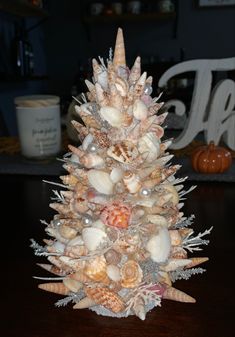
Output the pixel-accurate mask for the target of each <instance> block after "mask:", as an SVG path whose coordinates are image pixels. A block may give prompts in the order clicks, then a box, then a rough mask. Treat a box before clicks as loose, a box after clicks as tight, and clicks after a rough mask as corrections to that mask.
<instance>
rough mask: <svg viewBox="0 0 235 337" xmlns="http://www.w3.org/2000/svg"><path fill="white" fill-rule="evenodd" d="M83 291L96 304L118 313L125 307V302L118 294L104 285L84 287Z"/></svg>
mask: <svg viewBox="0 0 235 337" xmlns="http://www.w3.org/2000/svg"><path fill="white" fill-rule="evenodd" d="M85 292H86V294H87V296H88V297H89V298H91V299H92V300H94V302H96V303H97V304H100V305H102V306H104V307H105V308H107V309H109V310H111V311H113V312H115V313H118V312H121V311H123V310H124V309H125V304H124V302H123V300H122V298H121V297H120V296H118V295H117V294H115V293H114V292H113V291H111V290H109V289H107V288H104V287H94V288H89V287H86V288H85Z"/></svg>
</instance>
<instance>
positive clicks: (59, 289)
mask: <svg viewBox="0 0 235 337" xmlns="http://www.w3.org/2000/svg"><path fill="white" fill-rule="evenodd" d="M38 288H40V289H42V290H45V291H49V292H51V293H55V294H60V295H68V293H69V292H70V290H69V289H68V288H67V287H66V286H65V285H64V283H63V282H50V283H41V284H39V285H38Z"/></svg>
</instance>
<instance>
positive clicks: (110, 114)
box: [99, 106, 123, 128]
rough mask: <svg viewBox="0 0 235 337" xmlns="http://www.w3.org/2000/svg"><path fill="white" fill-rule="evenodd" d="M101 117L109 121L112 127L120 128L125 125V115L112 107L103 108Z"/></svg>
mask: <svg viewBox="0 0 235 337" xmlns="http://www.w3.org/2000/svg"><path fill="white" fill-rule="evenodd" d="M99 113H100V116H101V117H102V118H103V119H104V120H105V121H107V122H108V123H109V124H110V125H111V126H113V127H116V128H120V127H121V126H122V123H123V113H122V112H121V110H118V109H116V108H114V107H112V106H103V107H101V109H100V111H99Z"/></svg>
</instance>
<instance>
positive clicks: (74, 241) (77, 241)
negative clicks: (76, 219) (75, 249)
mask: <svg viewBox="0 0 235 337" xmlns="http://www.w3.org/2000/svg"><path fill="white" fill-rule="evenodd" d="M83 244H84V241H83V239H82V237H81V235H78V236H76V237H75V238H74V239H72V240H70V241H69V242H68V246H77V245H79V246H81V245H83Z"/></svg>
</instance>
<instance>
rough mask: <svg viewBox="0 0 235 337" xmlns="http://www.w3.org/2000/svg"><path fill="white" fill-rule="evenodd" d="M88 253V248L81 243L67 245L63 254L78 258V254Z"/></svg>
mask: <svg viewBox="0 0 235 337" xmlns="http://www.w3.org/2000/svg"><path fill="white" fill-rule="evenodd" d="M87 253H88V250H87V249H86V247H85V246H83V245H75V246H67V247H66V249H65V251H64V255H66V256H69V257H72V258H78V257H80V256H85V255H86V254H87Z"/></svg>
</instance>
